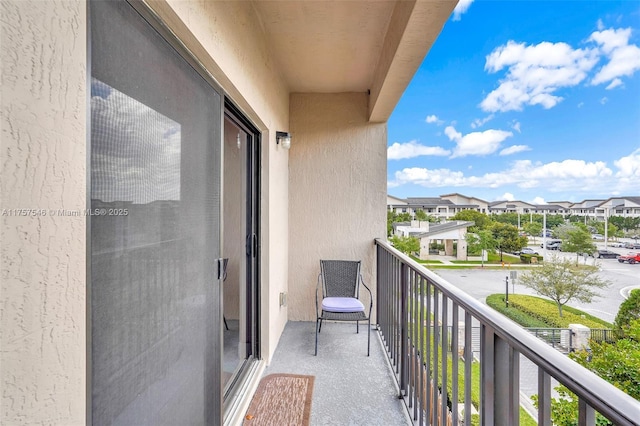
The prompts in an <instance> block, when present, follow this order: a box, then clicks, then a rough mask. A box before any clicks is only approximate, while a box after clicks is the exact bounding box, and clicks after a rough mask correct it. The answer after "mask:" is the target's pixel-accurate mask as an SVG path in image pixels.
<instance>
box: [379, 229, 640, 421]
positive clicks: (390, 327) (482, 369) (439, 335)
mask: <svg viewBox="0 0 640 426" xmlns="http://www.w3.org/2000/svg"><path fill="white" fill-rule="evenodd" d="M376 252H377V257H376V260H377V280H376V281H377V297H376V308H377V320H378V327H379V330H380V334H381V336H382V338H383V341H384V342H385V345H386V348H387V354H388V356H389V358H390V361H391V363H392V365H393V367H394V370H395V373H396V378H397V380H398V386H399V388H400V397H402V398H403V400H404V401H405V403H406V405H407V409H408V411H409V413H410V415H411V416H412V417H413V419H414V421H415V422H417V423H418V424H421V425H422V424H430V425H440V424H445V425H449V424H454V425H457V424H459V423H460V421H461V420H462V422H463V424H465V425H471V416H470V415H469V414H470V413H472V412H473V411H474V410H477V411H478V415H479V418H480V419H479V420H480V425H486V426H488V425H515V426H517V425H518V424H519V407H520V403H519V401H520V400H519V374H520V355H521V354H522V355H524V356H525V357H526V358H528V359H529V360H531V361H532V362H533V363H534V364H535V365H537V367H538V402H539V404H538V424H539V425H543V426H551V377H553V378H555V379H556V380H557V381H558V382H560V383H561V384H564V385H565V386H567V387H568V388H569V389H570V390H571V391H572V392H573V393H574V394H576V396H577V398H578V400H579V404H578V406H579V412H578V419H579V422H578V424H579V425H580V426H591V425H595V413H596V411H597V412H599V413H601V414H602V415H603V416H605V417H606V418H608V419H609V420H611V421H612V422H613V423H614V424H616V425H621V426H624V425H637V420H638V419H640V403H638V401H636V400H635V399H633V398H631V397H630V396H628V395H627V394H625V393H624V392H622V391H620V390H619V389H617V388H615V387H614V386H613V385H611V384H610V383H608V382H606V381H605V380H603V379H601V378H600V377H598V376H596V375H595V374H593V373H592V372H590V371H588V370H587V369H585V368H583V367H582V366H580V365H579V364H577V363H575V362H573V361H571V360H570V359H569V358H567V357H566V356H564V355H563V354H561V353H560V352H558V351H557V350H555V349H553V348H552V347H550V346H549V345H547V344H546V343H545V342H542V341H540V340H539V339H538V338H536V337H535V336H533V335H531V334H530V333H528V332H527V331H526V330H524V329H523V328H521V327H519V326H518V325H517V324H515V323H513V322H512V321H510V320H508V319H507V318H505V317H504V316H502V315H501V314H499V313H497V312H495V311H494V310H492V309H491V308H489V307H487V306H486V305H483V304H482V303H480V302H479V301H477V300H475V299H474V298H472V297H471V296H469V295H468V294H466V293H465V292H463V291H462V290H460V289H458V288H457V287H455V286H453V285H451V284H450V283H448V282H447V281H445V280H443V279H442V278H441V277H439V276H437V275H435V274H434V273H432V272H431V271H429V270H427V269H426V268H424V267H423V266H422V265H420V264H418V263H417V262H415V261H413V260H412V259H410V258H409V257H407V256H405V255H403V254H402V253H400V252H399V251H397V250H396V249H394V248H393V247H392V246H390V245H389V244H388V243H386V242H384V241H381V240H376ZM461 324H464V331H463V332H462V336H463V338H462V341H463V342H464V345H463V347H460V345H459V340H460V339H458V338H452V336H458V333H459V330H460V325H461ZM474 324H477V326H478V328H479V351H478V356H477V359H478V361H477V362H475V361H474V356H473V354H472V342H471V341H472V333H473V332H472V330H473V325H474ZM476 373H479V379H477V378H475V377H476ZM475 394H477V397H476V396H474V398H475V399H477V404H475V405H472V395H475ZM445 419H446V420H445Z"/></svg>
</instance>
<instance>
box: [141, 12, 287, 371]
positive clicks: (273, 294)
mask: <svg viewBox="0 0 640 426" xmlns="http://www.w3.org/2000/svg"><path fill="white" fill-rule="evenodd" d="M150 5H151V7H152V8H153V9H154V10H155V11H156V12H157V13H158V14H159V16H161V17H162V19H163V20H164V21H165V22H167V23H168V24H169V26H170V27H171V29H172V30H173V31H174V32H175V33H176V34H177V35H178V37H179V38H180V39H181V40H182V42H183V43H184V44H185V45H186V46H187V48H188V49H189V50H191V51H192V52H193V53H194V54H195V55H196V56H197V57H198V59H199V60H200V62H201V63H202V64H203V65H204V66H205V67H206V68H207V70H208V71H209V72H210V73H211V74H212V76H213V77H214V78H215V79H216V80H217V81H218V83H219V84H220V85H221V86H222V88H223V89H224V90H225V92H226V93H227V94H228V95H229V96H230V97H231V99H233V101H234V102H235V103H236V104H237V105H238V106H239V107H240V108H241V109H242V110H243V112H244V113H245V114H246V115H247V116H248V117H249V118H250V119H251V120H252V121H253V123H254V124H255V125H256V126H258V128H259V129H260V130H261V131H262V132H263V133H262V138H263V140H262V170H261V179H262V183H261V185H262V187H261V190H262V200H261V203H262V206H261V207H262V215H261V218H260V222H261V228H262V238H261V241H260V245H261V255H262V259H261V260H262V270H261V278H260V279H261V285H262V300H261V314H262V318H261V319H262V325H263V327H262V334H261V344H262V350H263V352H262V356H263V357H264V358H265V359H267V360H270V359H271V356H272V355H273V353H274V351H275V349H276V345H277V343H278V339H279V338H280V334H281V333H282V330H283V329H284V326H285V324H286V322H287V310H286V307H280V306H279V304H278V295H279V293H280V292H285V291H287V273H288V257H289V251H288V245H287V235H288V214H287V208H288V159H289V155H288V151H285V150H282V149H281V148H280V147H277V146H276V141H275V132H276V130H283V131H287V130H289V128H288V127H289V126H288V123H289V95H288V93H289V91H288V88H287V87H286V85H285V84H284V81H283V78H282V76H281V75H280V74H279V73H278V71H277V68H276V65H275V64H274V62H273V59H272V55H271V53H270V51H269V47H268V45H267V40H266V37H264V34H263V33H262V29H261V28H262V25H261V23H260V21H259V19H258V17H257V16H256V12H255V10H254V8H253V5H252V4H251V2H244V1H239V2H231V1H221V2H218V1H211V2H194V1H181V0H169V1H168V2H164V1H150Z"/></svg>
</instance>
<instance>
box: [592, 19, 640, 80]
mask: <svg viewBox="0 0 640 426" xmlns="http://www.w3.org/2000/svg"><path fill="white" fill-rule="evenodd" d="M630 37H631V28H624V29H623V28H618V29H608V30H603V31H596V32H594V33H593V34H591V37H589V41H594V42H596V43H597V44H598V45H599V49H600V51H601V52H602V54H604V55H606V56H607V58H609V62H608V63H607V64H606V65H605V66H603V67H602V68H601V69H600V70H599V71H598V72H597V73H596V75H595V76H594V77H593V79H592V80H591V84H593V85H597V84H602V83H607V82H610V81H611V82H612V83H611V84H614V83H613V82H614V81H615V80H618V81H620V80H619V77H623V76H626V77H630V76H632V75H633V74H634V73H635V72H636V71H638V70H640V48H639V47H638V46H636V45H634V44H629V38H630ZM621 83H622V82H621V81H620V83H617V84H615V85H613V86H612V87H611V84H610V85H609V86H608V87H607V89H610V88H611V89H612V88H613V87H616V86H619V85H620V84H621Z"/></svg>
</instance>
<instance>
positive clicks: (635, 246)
mask: <svg viewBox="0 0 640 426" xmlns="http://www.w3.org/2000/svg"><path fill="white" fill-rule="evenodd" d="M624 248H626V249H631V250H637V249H640V243H624Z"/></svg>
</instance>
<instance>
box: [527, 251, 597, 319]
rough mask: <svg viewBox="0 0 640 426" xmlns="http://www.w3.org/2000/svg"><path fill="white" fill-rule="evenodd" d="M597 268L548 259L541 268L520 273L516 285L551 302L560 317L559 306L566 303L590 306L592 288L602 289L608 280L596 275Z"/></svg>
mask: <svg viewBox="0 0 640 426" xmlns="http://www.w3.org/2000/svg"><path fill="white" fill-rule="evenodd" d="M597 273H598V268H597V267H596V266H591V265H580V266H578V265H575V264H574V263H573V262H572V261H570V260H569V259H559V258H557V257H556V258H552V259H551V260H550V261H546V262H544V263H543V264H542V265H541V266H539V267H537V268H535V269H532V270H530V271H527V272H525V273H523V274H522V275H521V276H520V277H519V278H518V279H519V280H520V284H522V285H524V286H525V287H528V288H530V289H532V290H534V291H535V292H536V293H538V294H539V295H541V296H546V297H548V298H549V299H551V300H553V301H554V302H555V303H556V305H557V306H558V315H560V316H562V307H563V306H564V305H565V304H567V302H569V301H570V300H573V299H575V300H578V301H580V302H583V303H591V301H592V300H593V299H594V298H596V297H598V294H597V292H596V289H598V288H603V287H606V286H607V285H608V284H609V281H607V280H603V279H602V278H600V277H599V276H598V275H597Z"/></svg>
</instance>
